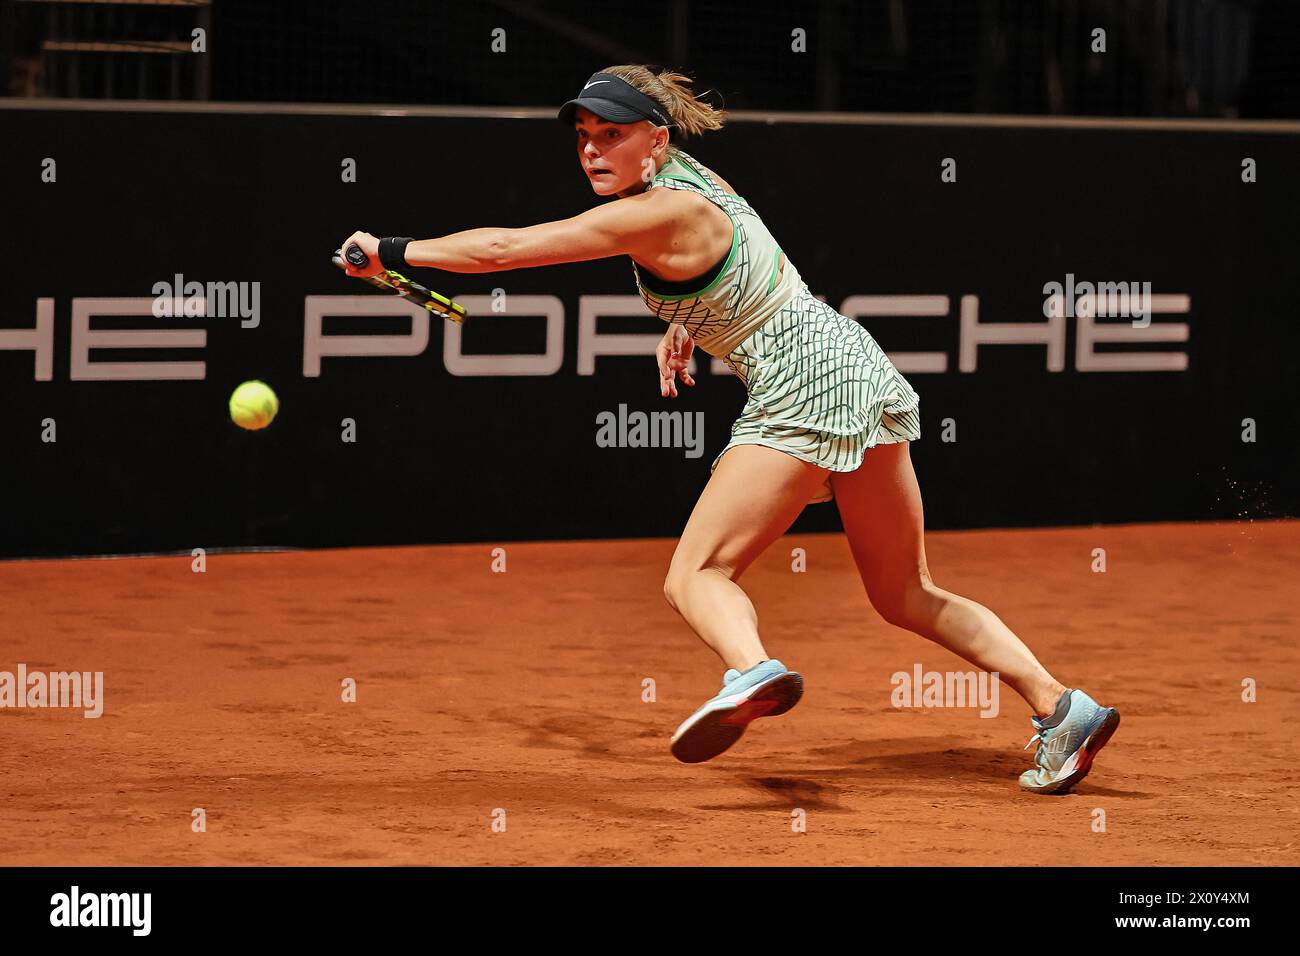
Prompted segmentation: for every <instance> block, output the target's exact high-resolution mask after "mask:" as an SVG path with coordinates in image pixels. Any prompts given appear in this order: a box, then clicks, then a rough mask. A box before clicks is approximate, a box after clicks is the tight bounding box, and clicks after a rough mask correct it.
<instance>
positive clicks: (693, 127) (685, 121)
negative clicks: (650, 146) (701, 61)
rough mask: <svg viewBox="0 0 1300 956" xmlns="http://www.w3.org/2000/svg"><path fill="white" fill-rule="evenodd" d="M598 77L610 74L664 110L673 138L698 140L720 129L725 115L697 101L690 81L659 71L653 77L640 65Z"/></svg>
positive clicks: (611, 69)
mask: <svg viewBox="0 0 1300 956" xmlns="http://www.w3.org/2000/svg"><path fill="white" fill-rule="evenodd" d="M600 72H602V73H612V74H613V75H614V76H617V77H619V78H620V79H622V80H626V81H627V82H628V83H630V84H631V85H632V86H635V87H636V88H637V89H638V90H640V91H641V92H642V93H644V94H645V95H646V96H648V97H650V98H651V99H652V100H654V101H655V102H656V103H658V104H659V105H660V106H662V107H663V108H664V109H665V110H667V111H668V116H669V117H670V118H671V119H672V121H673V129H674V131H675V132H674V136H682V137H686V136H699V135H700V134H701V133H704V132H707V131H709V130H714V129H722V124H723V123H725V122H726V119H727V111H726V110H721V109H715V108H714V107H713V106H711V105H710V104H708V103H705V102H704V101H703V100H700V99H697V98H696V96H695V94H694V93H693V92H692V91H691V83H693V82H694V81H693V80H692V79H691V78H690V77H689V76H685V75H684V74H681V73H674V72H673V71H672V70H662V71H660V72H658V73H656V72H655V71H654V70H653V69H652V68H651V67H648V66H644V65H642V64H624V65H621V66H608V67H605V69H603V70H601V71H600Z"/></svg>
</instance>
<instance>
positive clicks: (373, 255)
mask: <svg viewBox="0 0 1300 956" xmlns="http://www.w3.org/2000/svg"><path fill="white" fill-rule="evenodd" d="M353 243H356V244H357V245H358V246H360V247H361V251H362V252H364V253H365V254H366V255H367V256H368V257H369V259H370V264H369V265H367V266H363V267H362V268H360V269H358V268H357V267H356V266H354V265H352V264H351V263H350V262H348V256H347V252H348V246H350V245H352V244H353ZM339 252H341V253H342V254H343V262H344V264H345V265H346V266H347V272H348V275H350V276H356V277H357V278H359V279H365V278H368V277H369V276H377V275H379V273H381V272H383V271H384V264H383V263H382V262H380V261H379V239H378V237H376V236H372V235H371V234H370V233H368V232H354V233H353V234H352V235H350V236H348V237H347V239H345V240H343V245H341V246H339Z"/></svg>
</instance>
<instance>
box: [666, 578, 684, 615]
mask: <svg viewBox="0 0 1300 956" xmlns="http://www.w3.org/2000/svg"><path fill="white" fill-rule="evenodd" d="M679 587H680V585H679V584H678V582H677V577H676V575H674V574H672V573H671V572H670V573H669V574H667V575H666V576H665V577H664V600H665V601H667V602H668V606H669V607H671V608H672V609H673V610H674V611H675V610H677V595H678V593H680V592H679V590H678V589H679Z"/></svg>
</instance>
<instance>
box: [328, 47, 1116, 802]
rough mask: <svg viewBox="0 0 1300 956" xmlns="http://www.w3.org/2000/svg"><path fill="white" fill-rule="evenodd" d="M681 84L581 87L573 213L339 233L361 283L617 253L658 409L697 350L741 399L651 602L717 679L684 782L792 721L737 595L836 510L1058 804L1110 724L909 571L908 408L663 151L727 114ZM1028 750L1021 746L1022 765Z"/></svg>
mask: <svg viewBox="0 0 1300 956" xmlns="http://www.w3.org/2000/svg"><path fill="white" fill-rule="evenodd" d="M690 82H691V81H690V79H689V78H688V77H686V76H683V75H681V74H678V73H673V72H669V71H661V72H656V71H654V70H652V69H651V68H648V67H646V66H640V65H630V66H611V67H609V68H607V69H604V70H601V71H600V72H599V73H596V74H594V75H593V76H592V77H591V78H590V79H589V80H587V82H586V84H584V86H583V88H582V91H581V92H580V93H579V95H578V96H577V97H576V98H575V99H572V100H569V101H568V102H567V103H565V104H564V106H563V107H561V108H560V111H559V119H560V122H562V123H564V124H566V125H571V126H572V127H573V129H574V131H575V135H576V139H577V143H576V148H577V156H578V163H579V164H580V165H581V167H582V171H583V173H584V174H585V175H586V176H587V178H588V180H589V181H590V183H591V188H592V191H593V192H595V193H596V195H597V196H602V197H615V198H614V199H613V201H611V202H608V203H604V204H602V205H600V206H597V207H596V208H594V209H591V210H589V211H587V212H584V213H582V214H581V215H579V216H574V217H573V218H571V219H563V220H559V221H556V222H547V223H541V224H539V225H535V226H528V227H526V228H521V229H498V228H485V229H470V230H467V231H464V232H458V233H455V234H453V235H449V236H444V237H442V238H438V239H424V240H418V241H417V240H411V239H404V238H385V239H378V238H376V237H375V236H372V235H370V234H369V233H365V232H357V233H353V234H352V235H351V236H350V237H348V239H347V240H346V241H345V242H344V243H343V244H342V245H341V246H340V248H347V246H348V245H349V244H351V243H356V244H358V245H359V246H360V247H361V248H362V250H363V251H364V252H365V253H366V254H367V255H368V256H369V257H370V260H371V264H370V265H369V266H367V267H364V268H361V269H356V268H353V267H349V269H348V272H349V274H351V275H356V276H366V275H373V274H375V273H377V272H379V271H380V270H382V269H384V268H388V269H395V270H397V271H399V272H400V271H403V270H405V269H407V268H408V267H410V266H416V267H427V268H433V269H445V270H448V271H450V272H496V271H502V270H507V269H526V268H532V267H535V266H544V265H553V264H557V263H564V262H582V261H585V260H588V259H599V258H603V257H606V256H620V255H626V256H628V257H630V258H631V260H632V270H633V273H634V275H635V278H636V283H637V288H638V289H639V290H640V293H641V296H642V298H643V299H644V300H645V303H646V305H647V306H649V308H650V310H651V311H652V312H653V313H654V314H655V315H657V316H659V318H661V319H663V320H665V321H666V322H667V323H668V329H667V331H666V332H665V334H664V337H663V340H662V341H661V342H660V344H659V347H658V350H657V352H658V362H659V392H660V395H661V396H663V397H665V398H667V397H674V398H675V397H676V396H677V382H678V381H679V380H680V381H681V382H682V383H684V384H686V385H688V386H694V384H695V381H694V379H693V378H692V376H691V375H690V374H689V371H688V365H689V363H690V360H691V354H692V351H693V349H694V348H695V346H697V345H698V346H699V347H700V348H701V349H703V350H704V351H705V352H707V353H709V354H710V355H714V356H717V357H718V358H720V359H722V360H723V361H724V362H725V363H726V364H727V366H728V367H729V368H730V369H731V371H732V372H733V373H735V375H736V376H737V377H738V378H739V379H740V380H741V381H742V382H743V383H744V384H745V388H746V392H747V394H748V400H747V402H746V403H745V406H744V409H743V410H742V412H741V415H740V417H739V418H738V419H737V421H736V422H735V424H734V426H733V427H732V432H731V440H730V441H729V442H728V443H727V445H726V447H725V448H723V449H722V451H721V452H720V453H719V455H718V456H717V458H716V459H715V460H714V462H713V468H712V475H711V477H710V478H709V481H708V483H707V484H706V485H705V488H704V491H703V492H702V493H701V495H700V499H699V501H698V502H697V503H696V505H695V509H694V510H693V511H692V513H691V516H690V519H689V520H688V521H687V523H686V529H685V530H684V531H683V532H682V536H681V540H680V541H679V542H678V544H677V549H676V551H675V552H674V554H673V557H672V561H671V563H670V566H669V569H668V574H667V578H666V580H665V582H664V595H665V597H666V598H667V600H668V603H669V604H670V605H672V607H673V608H675V609H676V610H677V612H678V613H679V614H680V615H681V616H682V618H684V619H685V621H686V623H687V624H689V625H690V626H691V628H692V629H693V630H694V631H695V633H696V634H698V635H699V636H700V638H701V639H702V640H703V641H704V642H705V643H706V644H707V645H708V646H709V647H711V648H712V649H713V650H714V651H715V652H716V653H717V654H718V656H719V657H720V658H721V659H722V661H723V663H724V664H726V666H727V671H726V673H725V674H724V675H723V678H722V682H723V683H722V689H721V690H720V691H719V692H718V693H717V695H716V696H714V697H713V698H712V699H711V700H709V701H707V702H705V703H704V705H703V706H701V707H700V708H699V709H698V710H696V711H695V713H693V714H692V715H691V716H690V717H688V718H687V719H686V720H685V721H684V722H683V723H682V724H681V726H680V727H678V728H677V732H676V733H675V734H674V735H673V737H672V741H671V750H672V753H673V754H674V755H675V756H676V757H677V758H678V759H679V760H682V761H685V762H687V763H697V762H699V761H703V760H709V759H710V758H712V757H715V756H717V755H718V754H720V753H722V752H723V751H724V750H726V749H727V748H728V747H730V746H731V745H732V744H734V743H735V742H736V740H738V739H739V738H740V736H741V735H742V734H743V733H744V732H745V729H746V727H747V726H748V724H749V723H750V722H751V721H752V720H754V719H755V718H757V717H772V716H776V715H778V714H783V713H785V712H786V711H788V710H789V709H790V708H791V707H793V706H794V705H795V704H796V703H798V701H799V698H800V697H801V696H802V693H803V678H802V677H801V676H800V675H799V674H797V673H795V672H793V671H791V670H789V669H788V668H786V666H785V665H784V664H782V663H781V662H780V661H779V660H776V659H774V658H772V657H770V656H769V655H768V653H767V651H766V649H765V648H764V646H763V642H762V641H761V640H760V638H759V633H758V622H757V615H756V614H755V612H754V606H753V605H752V604H751V603H750V601H749V598H748V597H746V595H745V592H744V591H743V590H742V589H741V588H740V585H739V584H738V583H737V582H738V580H739V578H740V576H741V575H742V574H743V573H744V572H745V569H746V568H747V567H749V565H750V564H751V563H752V562H753V561H754V559H755V558H757V557H758V556H759V555H760V554H761V553H762V552H763V551H764V549H766V548H767V546H768V545H770V544H771V543H772V542H773V541H775V540H776V539H777V538H779V537H780V536H781V535H782V534H784V533H785V532H786V530H787V529H788V528H789V527H790V525H791V524H792V523H793V522H794V519H795V518H796V517H797V516H798V515H799V513H800V512H801V511H802V510H803V507H804V505H806V504H809V503H810V502H818V501H829V500H832V499H833V500H834V501H835V502H836V504H837V506H838V508H839V512H840V515H841V517H842V518H843V523H844V530H845V533H846V534H847V535H848V539H849V544H850V547H851V550H852V553H853V557H854V560H855V561H856V563H857V566H858V570H859V572H860V573H861V576H862V581H863V584H864V585H865V586H866V591H867V594H868V596H869V597H870V600H871V603H872V604H873V605H874V606H875V608H876V610H877V611H878V612H879V613H880V614H881V616H882V617H884V619H885V620H886V621H889V622H890V623H892V624H895V625H897V626H899V627H903V628H907V629H908V630H911V631H914V632H916V633H917V634H919V635H921V636H922V637H925V638H928V639H929V640H932V641H934V642H936V643H937V644H939V645H941V646H943V647H946V648H947V649H948V650H950V651H952V652H953V653H955V654H957V655H959V656H961V657H963V658H965V659H966V660H967V661H970V662H971V663H972V664H974V665H975V666H977V667H980V668H983V669H984V670H987V671H997V672H998V673H999V674H1000V675H1001V677H1002V680H1004V681H1005V682H1006V683H1007V684H1008V685H1010V686H1011V687H1012V688H1013V689H1014V690H1015V691H1016V692H1017V693H1019V694H1020V695H1021V696H1022V697H1023V698H1024V699H1025V701H1026V702H1027V703H1028V704H1029V706H1030V707H1031V708H1032V709H1033V712H1034V714H1033V716H1032V717H1031V720H1032V723H1033V726H1034V730H1035V734H1034V737H1033V738H1031V739H1030V744H1032V743H1034V741H1035V740H1036V741H1037V742H1038V747H1037V751H1036V757H1035V766H1034V767H1033V768H1032V769H1030V770H1026V771H1025V772H1024V773H1023V774H1022V775H1021V777H1020V785H1021V786H1022V787H1024V788H1025V789H1027V790H1031V791H1034V792H1037V793H1063V792H1065V791H1067V790H1069V789H1070V788H1071V787H1072V786H1074V785H1075V784H1076V783H1078V782H1079V781H1080V780H1082V779H1083V778H1084V776H1086V775H1087V773H1088V771H1089V769H1090V767H1091V764H1092V760H1093V757H1094V756H1095V755H1096V753H1097V751H1099V750H1100V749H1101V748H1102V746H1104V745H1105V743H1106V741H1107V740H1109V738H1110V736H1111V734H1112V733H1113V732H1114V730H1115V728H1116V726H1118V724H1119V714H1118V712H1117V711H1115V710H1114V709H1112V708H1106V707H1101V706H1099V705H1098V704H1097V703H1096V702H1095V701H1094V700H1093V699H1092V698H1091V697H1089V696H1088V695H1087V694H1085V693H1084V692H1083V691H1081V690H1077V689H1069V688H1066V687H1065V686H1064V685H1063V684H1061V683H1060V682H1058V681H1057V680H1056V678H1054V677H1053V676H1052V675H1051V674H1049V673H1048V672H1047V670H1046V669H1045V668H1044V667H1043V665H1042V664H1040V663H1039V662H1038V660H1037V658H1035V657H1034V655H1033V654H1032V653H1031V652H1030V650H1029V648H1028V647H1026V646H1025V644H1024V643H1023V642H1022V641H1021V640H1020V638H1018V637H1017V636H1016V635H1015V634H1013V633H1012V632H1011V630H1010V629H1009V628H1008V627H1007V626H1006V625H1005V624H1003V623H1002V621H1001V620H999V619H998V617H997V615H995V614H994V613H993V612H992V611H990V610H988V609H987V608H985V607H984V606H982V605H980V604H977V603H976V602H974V601H972V600H970V599H968V598H964V597H961V596H959V595H957V594H953V593H952V592H950V591H945V590H943V589H942V588H940V587H938V586H937V585H935V583H934V582H933V581H932V580H931V577H930V571H929V568H928V567H927V565H926V559H925V534H924V527H923V520H922V508H921V492H920V489H919V488H918V486H917V480H916V474H915V473H914V472H913V470H912V463H911V459H910V457H909V442H912V441H915V440H916V439H917V438H919V437H920V420H919V415H918V404H919V399H918V397H917V394H916V392H915V391H913V390H912V387H911V386H910V385H909V384H908V383H907V381H906V380H905V379H904V378H903V376H902V375H900V374H899V373H898V371H897V370H896V369H895V368H894V366H893V365H892V364H891V363H890V361H889V359H888V358H887V357H886V356H885V354H884V352H882V351H881V349H880V347H879V346H878V345H877V344H876V342H875V340H874V339H873V338H872V337H871V336H870V335H869V334H867V332H866V330H865V329H863V328H862V326H861V325H859V324H858V323H857V322H856V321H854V320H852V319H849V318H847V317H845V316H843V315H841V314H839V313H838V312H836V311H835V310H834V309H832V308H831V307H830V306H828V305H826V304H825V303H823V302H822V301H820V300H819V299H817V298H815V297H814V296H813V295H812V294H811V293H810V292H809V291H808V286H807V284H806V283H805V282H804V280H803V278H802V277H801V276H800V274H799V271H798V269H796V268H795V266H794V263H792V262H790V260H789V259H788V258H786V256H785V255H784V254H783V253H782V251H781V248H780V246H779V245H778V244H777V241H776V240H775V239H774V238H773V237H772V234H771V233H770V232H769V231H768V229H767V227H766V226H765V225H764V223H763V221H762V220H761V219H760V218H759V216H758V213H757V212H756V211H755V210H754V208H753V207H752V206H751V205H750V204H749V203H748V202H746V200H745V199H744V198H743V197H741V196H738V195H737V194H736V190H735V189H734V188H733V187H732V186H731V184H730V183H728V182H727V181H726V180H725V179H723V178H722V177H721V176H720V175H718V174H717V173H716V172H714V171H713V170H712V169H709V168H707V167H705V166H704V165H703V164H701V163H700V162H699V160H697V159H695V158H694V157H693V156H691V155H690V154H689V153H687V152H685V151H684V150H682V149H681V148H680V147H679V146H678V145H677V143H676V141H677V139H678V138H680V137H683V136H687V135H697V134H700V133H703V132H705V131H707V130H716V129H719V128H720V127H721V126H722V125H723V121H724V119H725V116H726V114H725V112H723V111H720V110H716V109H715V108H713V107H712V106H711V105H709V104H707V103H705V102H703V101H701V100H699V99H697V98H696V97H695V96H694V95H693V93H692V92H691V89H690ZM1027 748H1028V745H1026V749H1027Z"/></svg>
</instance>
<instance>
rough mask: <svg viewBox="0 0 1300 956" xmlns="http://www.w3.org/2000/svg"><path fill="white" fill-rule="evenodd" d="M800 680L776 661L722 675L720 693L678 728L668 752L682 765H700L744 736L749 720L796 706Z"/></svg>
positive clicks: (801, 694)
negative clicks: (670, 751)
mask: <svg viewBox="0 0 1300 956" xmlns="http://www.w3.org/2000/svg"><path fill="white" fill-rule="evenodd" d="M802 696H803V678H802V677H801V676H800V675H798V674H796V673H795V672H794V671H790V670H786V667H785V665H784V664H782V663H781V662H780V661H777V660H767V661H761V662H760V663H758V664H755V665H754V666H753V667H751V668H749V670H747V671H744V672H741V671H738V670H736V669H735V668H734V667H733V668H731V669H729V670H728V671H727V672H726V673H725V674H723V675H722V690H720V691H718V693H717V695H716V696H715V697H714V698H713V699H712V700H709V701H707V702H706V703H705V704H704V706H703V707H701V708H700V709H699V710H697V711H696V712H695V713H693V714H691V716H689V717H687V718H686V720H684V721H682V725H681V726H680V727H678V728H677V732H676V733H675V734H673V738H672V742H671V744H670V748H671V750H672V752H673V756H674V757H676V758H677V759H678V760H680V761H682V763H702V762H703V761H705V760H711V759H712V758H714V757H716V756H717V755H718V754H720V753H722V752H723V751H724V750H726V749H727V748H728V747H730V746H731V745H732V744H734V743H735V742H736V741H737V740H739V739H740V737H741V735H742V734H744V732H745V728H746V727H748V726H749V722H750V721H751V720H755V719H756V718H758V717H775V716H777V715H778V714H784V713H785V712H786V711H787V710H789V709H790V708H791V707H793V706H794V705H795V704H797V703H799V698H800V697H802Z"/></svg>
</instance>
